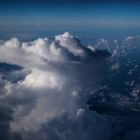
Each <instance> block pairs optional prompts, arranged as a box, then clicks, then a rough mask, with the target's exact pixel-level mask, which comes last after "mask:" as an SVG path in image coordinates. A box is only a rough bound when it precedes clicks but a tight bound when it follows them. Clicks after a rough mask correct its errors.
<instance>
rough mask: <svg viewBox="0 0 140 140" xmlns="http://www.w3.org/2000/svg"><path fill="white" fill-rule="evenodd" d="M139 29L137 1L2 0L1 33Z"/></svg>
mask: <svg viewBox="0 0 140 140" xmlns="http://www.w3.org/2000/svg"><path fill="white" fill-rule="evenodd" d="M100 28H102V29H106V30H107V29H109V30H114V29H115V30H117V29H120V31H121V30H122V29H123V30H124V29H125V30H126V29H127V30H129V29H130V30H133V29H134V30H136V31H138V30H139V28H140V1H139V0H3V1H0V30H1V33H3V34H5V35H6V34H10V33H13V32H18V33H20V32H23V31H24V32H25V31H26V32H27V31H28V32H29V31H39V32H42V31H44V30H67V31H69V30H83V29H84V30H91V29H92V30H93V29H100Z"/></svg>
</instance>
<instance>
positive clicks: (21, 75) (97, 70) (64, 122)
mask: <svg viewBox="0 0 140 140" xmlns="http://www.w3.org/2000/svg"><path fill="white" fill-rule="evenodd" d="M109 56H111V54H110V53H109V52H108V51H107V50H104V49H103V50H98V49H97V48H96V49H94V50H91V49H89V48H88V47H85V46H83V45H82V44H81V43H80V40H79V39H77V38H76V37H74V36H73V35H71V34H70V33H68V32H66V33H64V34H61V35H57V36H55V39H54V40H53V41H50V40H49V39H48V38H38V39H36V40H34V41H30V42H21V41H19V40H18V39H17V38H12V39H10V40H8V41H1V43H0V62H1V63H4V64H5V65H10V67H11V69H12V70H11V71H8V72H7V73H6V77H4V75H3V71H1V73H2V76H1V78H0V90H1V94H0V101H1V102H2V103H5V104H6V105H8V106H10V109H11V110H12V113H11V117H12V120H11V119H9V120H8V124H9V127H8V128H7V130H8V132H9V130H10V132H11V133H10V134H12V135H13V137H16V136H17V135H19V136H20V138H22V140H28V139H30V140H32V139H38V140H39V139H41V140H43V139H48V140H53V139H56V140H57V139H58V140H65V139H68V140H71V139H72V140H77V139H81V140H91V139H93V138H94V139H95V140H108V139H109V138H110V136H111V126H110V124H109V122H108V121H107V119H106V118H104V117H103V116H100V115H98V114H96V113H95V112H91V111H90V110H89V109H88V107H87V105H86V102H87V97H88V96H89V93H88V92H87V91H86V90H87V89H88V87H89V86H91V83H93V82H94V83H96V84H97V85H98V84H99V83H100V81H101V79H102V78H103V77H104V75H105V73H106V62H107V58H109ZM15 66H19V67H20V69H15ZM4 71H5V70H4ZM13 79H14V82H13ZM0 111H1V109H0ZM0 128H2V127H1V125H0ZM81 134H83V135H81ZM101 134H102V135H101ZM13 139H14V138H13Z"/></svg>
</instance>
